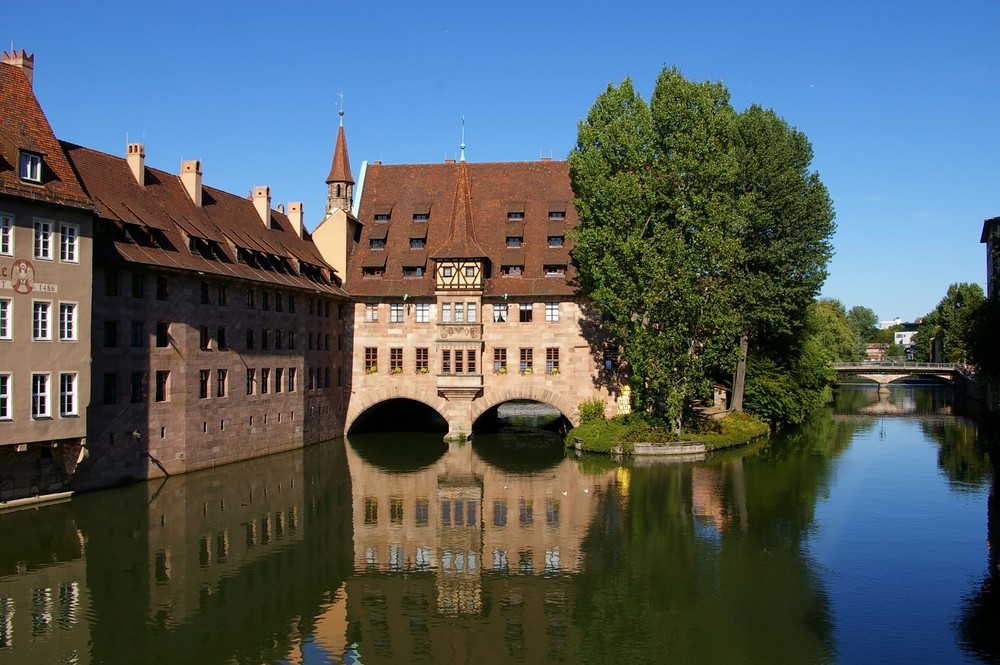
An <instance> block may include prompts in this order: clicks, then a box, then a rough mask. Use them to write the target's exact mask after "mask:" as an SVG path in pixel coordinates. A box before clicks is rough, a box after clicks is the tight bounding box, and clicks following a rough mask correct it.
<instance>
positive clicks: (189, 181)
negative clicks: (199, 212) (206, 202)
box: [181, 159, 201, 208]
mask: <svg viewBox="0 0 1000 665" xmlns="http://www.w3.org/2000/svg"><path fill="white" fill-rule="evenodd" d="M181 184H182V185H184V191H185V192H187V195H188V198H189V199H191V202H192V203H194V204H195V205H196V206H198V207H199V208H200V207H201V162H199V161H198V160H197V159H190V160H187V161H184V162H181Z"/></svg>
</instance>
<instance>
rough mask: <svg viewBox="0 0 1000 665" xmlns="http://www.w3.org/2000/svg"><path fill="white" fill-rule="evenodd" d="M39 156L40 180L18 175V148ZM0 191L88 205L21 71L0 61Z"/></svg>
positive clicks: (48, 200) (29, 197)
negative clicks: (30, 180) (40, 157)
mask: <svg viewBox="0 0 1000 665" xmlns="http://www.w3.org/2000/svg"><path fill="white" fill-rule="evenodd" d="M21 150H26V151H28V152H34V153H38V154H40V155H41V156H42V182H41V183H40V184H35V183H30V182H26V181H24V180H22V179H21V178H20V177H19V173H18V169H19V168H20V151H21ZM0 193H2V194H7V195H10V196H18V197H23V198H27V199H33V200H36V201H47V202H49V203H56V204H60V205H69V206H73V207H77V208H85V209H90V208H91V204H90V199H89V198H88V197H87V195H86V194H85V193H84V191H83V188H82V187H81V186H80V182H79V180H77V178H76V175H75V174H74V173H73V169H71V168H70V166H69V163H68V162H67V161H66V157H65V155H63V152H62V149H61V148H60V147H59V142H58V141H57V140H56V137H55V134H53V132H52V127H51V126H50V125H49V121H48V119H46V117H45V113H43V112H42V107H41V105H40V104H39V103H38V98H37V97H35V92H34V90H32V88H31V83H29V82H28V79H27V77H26V76H25V75H24V72H23V71H21V68H20V67H17V66H15V65H11V64H7V63H0Z"/></svg>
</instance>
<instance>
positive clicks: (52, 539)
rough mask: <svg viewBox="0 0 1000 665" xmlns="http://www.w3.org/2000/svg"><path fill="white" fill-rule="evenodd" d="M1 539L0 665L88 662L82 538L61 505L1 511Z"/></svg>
mask: <svg viewBox="0 0 1000 665" xmlns="http://www.w3.org/2000/svg"><path fill="white" fill-rule="evenodd" d="M29 521H31V522H36V523H37V524H34V525H33V527H28V528H27V529H25V527H27V526H28V522H29ZM38 522H42V523H38ZM8 533H11V534H12V533H18V534H21V537H17V538H13V537H3V535H5V534H8ZM25 536H27V537H25ZM36 537H37V538H36ZM0 543H3V545H2V547H0V550H2V552H0V663H5V662H11V663H15V662H22V663H23V662H29V658H30V662H38V663H77V664H79V665H84V664H85V663H89V662H91V660H90V656H89V649H88V642H89V640H90V633H89V632H88V630H87V625H86V623H81V621H80V619H81V616H82V615H83V614H84V613H85V612H86V611H87V609H88V607H89V605H90V593H89V589H88V588H87V582H86V579H87V578H86V567H85V561H84V545H83V538H82V536H81V534H80V532H79V531H78V530H77V528H76V525H75V524H74V523H73V521H72V519H71V518H70V517H69V515H68V513H67V511H66V510H65V506H51V507H49V510H47V511H42V512H38V511H35V510H30V511H23V512H18V513H9V514H6V515H4V519H3V522H2V523H0ZM29 654H30V655H29ZM8 659H9V660H8Z"/></svg>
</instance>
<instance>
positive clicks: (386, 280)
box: [317, 131, 619, 437]
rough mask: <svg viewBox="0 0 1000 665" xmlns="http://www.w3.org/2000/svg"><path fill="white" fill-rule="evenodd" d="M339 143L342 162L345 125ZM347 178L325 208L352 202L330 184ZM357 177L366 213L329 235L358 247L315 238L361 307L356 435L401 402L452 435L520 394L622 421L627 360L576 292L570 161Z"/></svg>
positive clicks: (416, 168) (422, 168)
mask: <svg viewBox="0 0 1000 665" xmlns="http://www.w3.org/2000/svg"><path fill="white" fill-rule="evenodd" d="M337 141H338V142H337V149H336V150H335V160H334V163H335V167H336V161H337V160H336V155H340V154H341V145H342V144H343V142H344V135H343V131H341V132H340V134H338V139H337ZM343 155H344V158H345V159H346V147H345V148H344V150H343ZM339 173H341V175H338V171H337V169H336V168H334V169H332V170H331V178H332V179H333V180H332V181H331V180H328V183H327V184H328V186H329V187H330V188H331V189H330V190H329V200H330V203H329V204H328V206H327V208H328V211H329V210H331V209H336V208H337V207H338V206H344V207H346V204H347V203H348V201H347V200H343V199H341V200H337V199H336V198H335V192H336V190H335V189H334V187H340V188H341V191H342V192H344V191H348V190H347V187H348V186H353V185H354V183H353V181H351V180H350V171H349V169H347V170H346V171H340V172H339ZM344 173H346V176H345V175H343V174H344ZM338 178H339V180H338ZM361 182H362V185H361V187H360V188H359V192H358V195H359V198H360V201H359V204H358V205H357V206H356V207H357V217H353V216H348V215H345V216H343V217H342V219H343V223H342V224H340V225H339V226H337V227H336V230H335V232H333V231H332V232H331V233H330V236H331V238H333V237H336V238H337V239H340V240H342V239H345V238H346V239H348V240H349V241H347V242H341V243H337V244H335V243H333V242H332V241H325V240H320V236H319V233H320V231H321V230H322V229H320V230H318V231H317V246H318V247H319V248H320V250H321V251H322V252H323V255H324V258H326V260H327V262H328V263H330V264H332V265H345V266H346V269H345V273H344V288H345V289H347V291H348V292H349V293H350V294H351V296H352V297H353V298H354V300H355V303H354V312H353V317H351V318H352V323H351V324H350V325H352V326H353V336H352V337H353V345H352V348H350V349H348V352H349V353H350V358H351V359H350V360H349V361H347V362H349V363H350V364H351V365H352V366H353V368H354V371H353V373H352V376H351V398H350V403H349V405H348V409H347V415H346V418H345V425H346V429H347V430H350V428H351V426H352V425H353V424H354V423H355V422H356V421H357V419H358V418H359V417H360V416H362V415H363V414H365V412H366V411H369V409H371V408H372V407H375V406H377V405H379V404H382V403H384V402H387V401H389V400H398V399H406V400H412V401H415V402H420V403H422V404H424V405H426V406H427V407H430V408H431V409H433V410H434V411H435V412H437V413H438V414H439V415H440V416H441V417H443V418H444V420H445V421H447V423H448V432H449V436H451V437H458V436H462V435H468V434H471V432H472V429H473V425H474V423H475V422H476V421H477V420H478V419H479V418H480V417H482V416H484V415H487V416H488V412H491V410H493V409H495V408H496V407H497V406H498V405H499V404H501V403H503V402H506V401H509V400H513V399H528V400H534V401H538V402H544V403H547V404H550V405H552V406H554V407H556V408H557V409H559V410H560V412H561V413H562V414H563V415H564V416H565V417H566V418H567V419H568V420H569V421H570V422H573V423H575V422H577V419H578V414H577V407H578V405H579V403H580V402H582V401H584V400H588V399H593V398H595V397H596V398H598V399H601V400H603V401H604V402H605V404H606V405H607V410H608V412H609V415H613V411H614V404H615V397H616V393H617V391H618V385H619V384H618V377H617V376H615V371H614V368H615V367H617V362H616V361H615V360H614V359H615V358H616V355H617V353H616V350H615V349H608V361H607V366H605V357H604V351H603V350H601V340H600V339H598V338H597V335H598V332H597V331H598V326H594V325H591V319H590V318H589V315H588V312H587V311H586V306H585V301H584V299H583V298H582V296H580V295H579V294H578V292H577V288H576V287H575V285H574V270H573V266H572V263H571V261H570V256H569V250H570V243H569V242H568V240H567V233H568V232H569V231H570V229H572V228H573V226H574V225H575V224H576V221H577V217H576V211H575V209H574V208H573V203H572V198H573V193H572V190H571V188H570V183H569V175H568V171H567V165H566V163H565V162H556V161H551V160H548V159H543V160H541V161H539V162H523V163H519V162H501V163H482V164H469V163H467V162H465V161H464V159H462V160H459V161H457V162H456V161H455V160H450V161H446V162H445V163H443V164H416V165H412V164H407V165H384V164H381V163H380V162H373V163H371V164H368V165H366V166H363V172H362V177H361ZM331 226H333V225H332V224H331ZM345 254H346V255H345ZM595 349H598V350H597V351H596V352H595ZM595 355H596V357H595ZM399 427H400V428H401V429H405V427H406V424H405V423H399Z"/></svg>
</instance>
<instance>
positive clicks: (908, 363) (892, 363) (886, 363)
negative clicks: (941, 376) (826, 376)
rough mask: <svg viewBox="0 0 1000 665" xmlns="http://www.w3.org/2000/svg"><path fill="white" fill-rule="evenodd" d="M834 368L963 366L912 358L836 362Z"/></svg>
mask: <svg viewBox="0 0 1000 665" xmlns="http://www.w3.org/2000/svg"><path fill="white" fill-rule="evenodd" d="M833 368H834V369H838V370H839V369H861V370H864V369H882V368H893V369H937V370H947V371H955V370H959V371H960V370H961V368H960V367H959V366H958V365H956V364H955V363H921V362H915V361H912V360H898V361H896V360H879V361H876V362H870V361H869V362H860V363H834V364H833Z"/></svg>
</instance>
